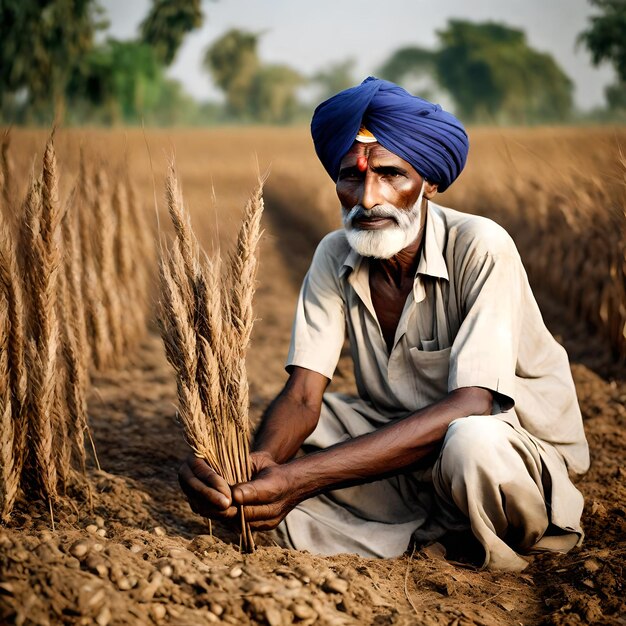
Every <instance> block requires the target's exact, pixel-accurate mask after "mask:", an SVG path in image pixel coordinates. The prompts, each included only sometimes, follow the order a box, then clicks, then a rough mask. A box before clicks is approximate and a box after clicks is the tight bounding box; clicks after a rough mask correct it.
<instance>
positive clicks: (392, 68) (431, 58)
mask: <svg viewBox="0 0 626 626" xmlns="http://www.w3.org/2000/svg"><path fill="white" fill-rule="evenodd" d="M436 59H437V53H436V52H433V51H432V50H425V49H424V48H416V47H406V48H400V49H399V50H396V51H395V52H394V53H393V54H392V55H391V57H389V59H388V60H387V61H386V63H385V64H384V65H383V66H382V67H381V68H380V70H379V74H380V76H382V77H384V78H385V79H386V80H390V81H392V82H394V83H400V82H404V81H406V79H407V77H408V76H410V75H418V76H421V75H423V74H432V73H433V72H434V70H435V61H436Z"/></svg>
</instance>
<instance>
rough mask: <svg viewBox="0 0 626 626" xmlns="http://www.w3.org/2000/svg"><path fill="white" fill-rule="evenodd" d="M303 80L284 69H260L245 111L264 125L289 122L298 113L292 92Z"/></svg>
mask: <svg viewBox="0 0 626 626" xmlns="http://www.w3.org/2000/svg"><path fill="white" fill-rule="evenodd" d="M303 82H304V80H303V78H302V76H301V75H300V74H299V73H298V72H296V71H295V70H293V69H291V68H290V67H288V66H286V65H264V66H261V67H260V68H259V69H258V70H257V71H256V73H255V74H254V77H253V78H252V83H251V85H250V92H249V100H248V104H249V106H248V110H249V112H250V115H251V117H252V118H253V119H255V120H258V121H259V122H263V123H265V124H276V123H279V124H280V123H285V122H290V121H291V120H292V119H293V118H294V117H295V115H296V113H297V112H298V101H297V99H296V94H295V90H296V88H297V87H299V86H300V85H301V84H302V83H303Z"/></svg>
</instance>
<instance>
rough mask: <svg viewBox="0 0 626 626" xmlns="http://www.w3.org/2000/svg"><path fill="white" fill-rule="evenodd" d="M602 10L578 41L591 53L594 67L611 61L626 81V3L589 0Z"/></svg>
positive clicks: (593, 17)
mask: <svg viewBox="0 0 626 626" xmlns="http://www.w3.org/2000/svg"><path fill="white" fill-rule="evenodd" d="M589 1H590V3H591V4H592V5H594V6H596V7H598V8H599V9H601V10H602V14H601V15H594V16H592V17H591V18H590V21H591V25H590V26H589V28H588V29H587V30H585V31H583V32H582V33H581V34H580V36H579V38H578V40H579V41H580V42H582V43H584V44H585V46H586V47H587V48H588V50H589V51H590V52H591V60H592V61H593V63H594V65H599V64H600V63H602V62H603V61H609V62H610V63H611V64H612V65H613V67H614V68H615V70H616V72H617V75H618V76H619V78H620V80H621V81H626V2H624V0H589Z"/></svg>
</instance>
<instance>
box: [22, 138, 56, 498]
mask: <svg viewBox="0 0 626 626" xmlns="http://www.w3.org/2000/svg"><path fill="white" fill-rule="evenodd" d="M33 200H34V201H33V202H31V203H30V205H29V206H28V209H29V211H30V212H31V214H30V215H29V216H27V219H28V223H29V224H30V229H31V232H32V243H33V245H32V249H31V250H28V259H27V267H28V277H29V286H30V295H31V299H32V309H31V316H30V317H31V329H32V337H33V339H32V342H31V343H30V345H29V350H28V352H27V354H28V356H29V361H30V362H29V372H30V375H31V376H32V384H31V385H30V387H31V389H30V402H29V404H30V409H31V411H32V423H31V426H32V440H33V444H34V452H35V458H34V461H35V464H36V467H37V468H38V471H39V480H40V487H41V490H42V493H43V495H44V496H45V497H46V498H47V499H48V502H49V503H50V506H51V507H52V503H53V502H54V500H55V499H56V498H57V484H58V475H57V467H56V463H55V455H54V449H53V444H54V426H55V415H56V410H57V407H56V400H55V397H56V376H57V354H58V350H59V326H58V319H57V309H56V298H57V283H58V273H59V268H60V266H61V255H60V248H59V223H60V208H59V198H58V175H57V165H56V156H55V153H54V148H53V145H52V140H49V141H48V143H47V145H46V149H45V153H44V162H43V184H42V186H41V196H40V197H38V194H34V198H33ZM36 225H38V228H37V230H36V231H35V230H34V228H35V226H36Z"/></svg>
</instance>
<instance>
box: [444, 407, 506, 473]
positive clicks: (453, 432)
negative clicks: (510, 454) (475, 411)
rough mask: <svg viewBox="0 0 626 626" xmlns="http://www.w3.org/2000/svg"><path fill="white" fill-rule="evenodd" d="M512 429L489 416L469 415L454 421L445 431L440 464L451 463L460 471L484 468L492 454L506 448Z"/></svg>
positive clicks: (496, 418)
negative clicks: (460, 468) (476, 467)
mask: <svg viewBox="0 0 626 626" xmlns="http://www.w3.org/2000/svg"><path fill="white" fill-rule="evenodd" d="M511 434H512V428H511V426H510V425H509V424H507V423H506V422H504V421H503V420H501V419H499V418H498V417H494V416H491V415H471V416H470V417H463V418H461V419H457V420H455V421H454V422H452V424H450V426H449V427H448V431H447V433H446V436H445V439H444V443H443V448H442V451H441V455H440V462H442V463H449V462H453V463H454V465H455V466H458V465H461V466H463V467H464V468H465V467H467V466H469V465H471V466H475V465H477V464H478V465H482V464H488V463H489V461H490V459H491V458H493V454H494V453H495V451H496V450H498V449H500V448H501V447H502V446H510V436H511Z"/></svg>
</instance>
